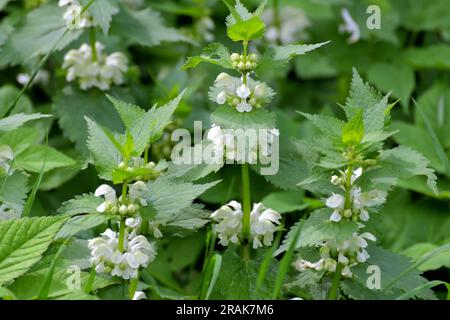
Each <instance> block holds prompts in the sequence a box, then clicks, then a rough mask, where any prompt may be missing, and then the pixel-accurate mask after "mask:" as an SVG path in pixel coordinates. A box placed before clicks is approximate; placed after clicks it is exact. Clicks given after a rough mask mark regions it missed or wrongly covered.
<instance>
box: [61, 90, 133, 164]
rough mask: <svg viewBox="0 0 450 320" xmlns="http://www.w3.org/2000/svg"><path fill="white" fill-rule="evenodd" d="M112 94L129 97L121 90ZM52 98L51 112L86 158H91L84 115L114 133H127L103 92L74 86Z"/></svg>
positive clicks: (113, 91)
mask: <svg viewBox="0 0 450 320" xmlns="http://www.w3.org/2000/svg"><path fill="white" fill-rule="evenodd" d="M111 94H113V95H114V96H116V97H121V96H127V97H128V96H129V93H128V91H126V90H122V89H112V90H111ZM53 99H54V100H53V105H52V111H53V113H54V114H55V115H56V116H57V117H58V123H59V126H60V127H61V129H62V131H63V135H64V137H66V138H68V139H69V140H70V141H72V142H74V143H75V147H76V148H77V150H79V151H80V152H81V153H82V154H83V155H85V156H87V155H88V148H87V147H86V140H87V139H88V128H87V123H86V120H85V119H84V117H85V116H87V117H89V118H91V119H92V120H94V121H95V122H96V123H97V124H99V125H101V126H103V127H105V128H108V129H110V130H112V131H114V132H123V131H124V126H123V124H122V121H121V120H120V117H119V115H118V114H117V112H116V110H115V109H114V108H113V107H112V106H111V102H110V101H109V100H108V99H106V98H105V95H104V93H102V92H99V91H96V90H91V91H89V92H85V91H81V90H78V89H76V88H73V87H71V90H70V91H68V92H66V91H64V92H61V93H58V94H57V95H56V96H55V97H54V98H53Z"/></svg>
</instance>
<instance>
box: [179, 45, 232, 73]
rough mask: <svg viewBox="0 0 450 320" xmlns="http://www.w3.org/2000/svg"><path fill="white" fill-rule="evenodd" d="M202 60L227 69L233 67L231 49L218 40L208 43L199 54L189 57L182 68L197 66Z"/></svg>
mask: <svg viewBox="0 0 450 320" xmlns="http://www.w3.org/2000/svg"><path fill="white" fill-rule="evenodd" d="M201 62H206V63H211V64H215V65H218V66H221V67H222V68H225V69H233V64H232V62H231V58H230V50H228V48H227V47H225V46H224V45H223V44H221V43H217V42H216V43H211V44H209V45H207V46H206V47H205V48H204V49H203V51H202V53H201V54H200V55H199V56H195V57H188V58H187V60H186V63H185V64H184V65H183V66H182V67H181V69H182V70H187V69H190V68H195V67H196V66H197V65H198V64H200V63H201Z"/></svg>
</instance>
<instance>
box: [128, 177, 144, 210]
mask: <svg viewBox="0 0 450 320" xmlns="http://www.w3.org/2000/svg"><path fill="white" fill-rule="evenodd" d="M147 191H148V188H147V185H146V184H145V183H144V182H142V181H136V182H135V183H133V184H132V185H131V187H130V191H129V192H128V194H129V199H130V201H131V202H133V203H134V202H137V203H139V204H141V205H143V206H146V205H147V200H146V199H144V198H143V197H144V195H145V193H146V192H147Z"/></svg>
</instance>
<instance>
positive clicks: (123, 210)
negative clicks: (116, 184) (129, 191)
mask: <svg viewBox="0 0 450 320" xmlns="http://www.w3.org/2000/svg"><path fill="white" fill-rule="evenodd" d="M119 213H120V214H121V215H126V214H127V213H128V208H127V206H126V205H124V204H123V205H121V206H120V208H119Z"/></svg>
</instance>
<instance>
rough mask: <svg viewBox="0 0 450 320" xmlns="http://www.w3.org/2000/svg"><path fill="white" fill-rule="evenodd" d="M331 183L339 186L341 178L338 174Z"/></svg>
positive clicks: (332, 178)
mask: <svg viewBox="0 0 450 320" xmlns="http://www.w3.org/2000/svg"><path fill="white" fill-rule="evenodd" d="M331 183H332V184H334V185H336V186H337V185H339V184H340V183H341V179H340V178H339V177H338V176H332V177H331Z"/></svg>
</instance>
